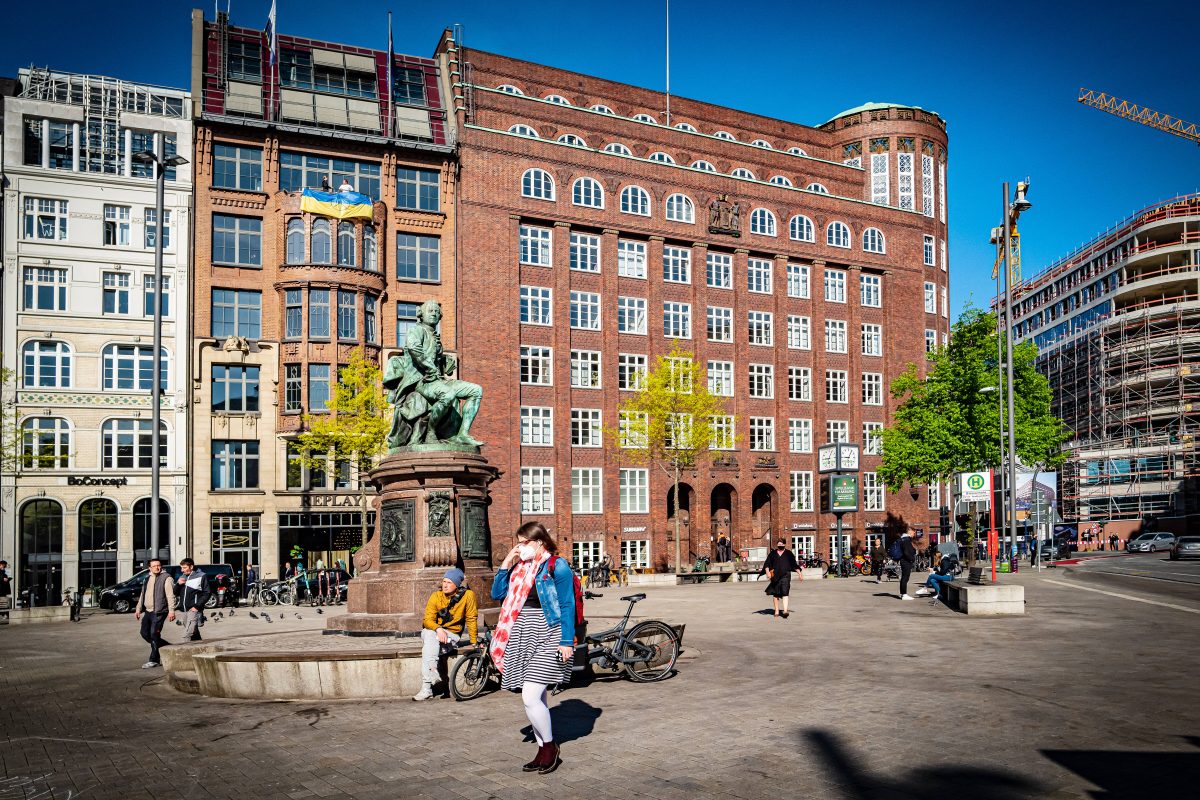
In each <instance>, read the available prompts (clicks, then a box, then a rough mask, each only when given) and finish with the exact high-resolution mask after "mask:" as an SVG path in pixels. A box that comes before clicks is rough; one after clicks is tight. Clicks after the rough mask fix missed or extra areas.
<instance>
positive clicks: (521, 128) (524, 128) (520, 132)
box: [508, 123, 538, 139]
mask: <svg viewBox="0 0 1200 800" xmlns="http://www.w3.org/2000/svg"><path fill="white" fill-rule="evenodd" d="M508 132H509V133H515V134H516V135H517V136H528V137H529V138H531V139H536V138H538V132H537V131H535V130H534V129H533V128H531V127H529V126H528V125H522V124H520V123H518V124H516V125H513V126H512V127H511V128H509V129H508Z"/></svg>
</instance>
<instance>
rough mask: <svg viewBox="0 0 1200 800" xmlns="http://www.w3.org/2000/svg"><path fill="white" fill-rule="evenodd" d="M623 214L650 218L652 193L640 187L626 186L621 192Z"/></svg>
mask: <svg viewBox="0 0 1200 800" xmlns="http://www.w3.org/2000/svg"><path fill="white" fill-rule="evenodd" d="M621 213H623V214H637V215H638V216H641V217H648V216H650V193H649V192H647V191H646V190H645V189H643V188H642V187H640V186H626V187H625V188H624V189H622V190H621Z"/></svg>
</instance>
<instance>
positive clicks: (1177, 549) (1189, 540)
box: [1171, 536, 1200, 561]
mask: <svg viewBox="0 0 1200 800" xmlns="http://www.w3.org/2000/svg"><path fill="white" fill-rule="evenodd" d="M1181 558H1200V536H1180V537H1179V538H1178V539H1177V540H1176V541H1175V546H1174V547H1172V548H1171V560H1172V561H1178V560H1179V559H1181Z"/></svg>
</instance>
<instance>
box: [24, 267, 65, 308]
mask: <svg viewBox="0 0 1200 800" xmlns="http://www.w3.org/2000/svg"><path fill="white" fill-rule="evenodd" d="M23 274H24V278H25V281H24V282H25V286H24V290H25V291H24V294H25V310H26V311H66V310H67V271H66V269H63V268H60V267H25V269H24V272H23Z"/></svg>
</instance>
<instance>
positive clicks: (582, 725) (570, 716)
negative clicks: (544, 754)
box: [521, 699, 604, 744]
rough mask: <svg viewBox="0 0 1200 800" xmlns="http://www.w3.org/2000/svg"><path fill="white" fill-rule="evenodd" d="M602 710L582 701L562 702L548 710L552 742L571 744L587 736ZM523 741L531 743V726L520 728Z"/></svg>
mask: <svg viewBox="0 0 1200 800" xmlns="http://www.w3.org/2000/svg"><path fill="white" fill-rule="evenodd" d="M603 713H604V711H603V709H599V708H596V707H595V706H593V705H591V704H589V703H585V702H584V701H582V700H576V699H571V700H564V701H562V702H561V703H559V704H558V705H556V706H553V707H552V708H551V709H550V724H551V726H552V727H553V728H554V741H555V742H557V743H558V744H563V743H564V742H573V741H575V740H576V739H582V738H584V737H585V736H589V735H591V733H592V730H593V729H594V728H595V727H596V720H598V719H600V715H601V714H603ZM521 735H522V736H524V737H525V741H527V742H532V741H533V726H532V725H526V726H525V727H524V728H521Z"/></svg>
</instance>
